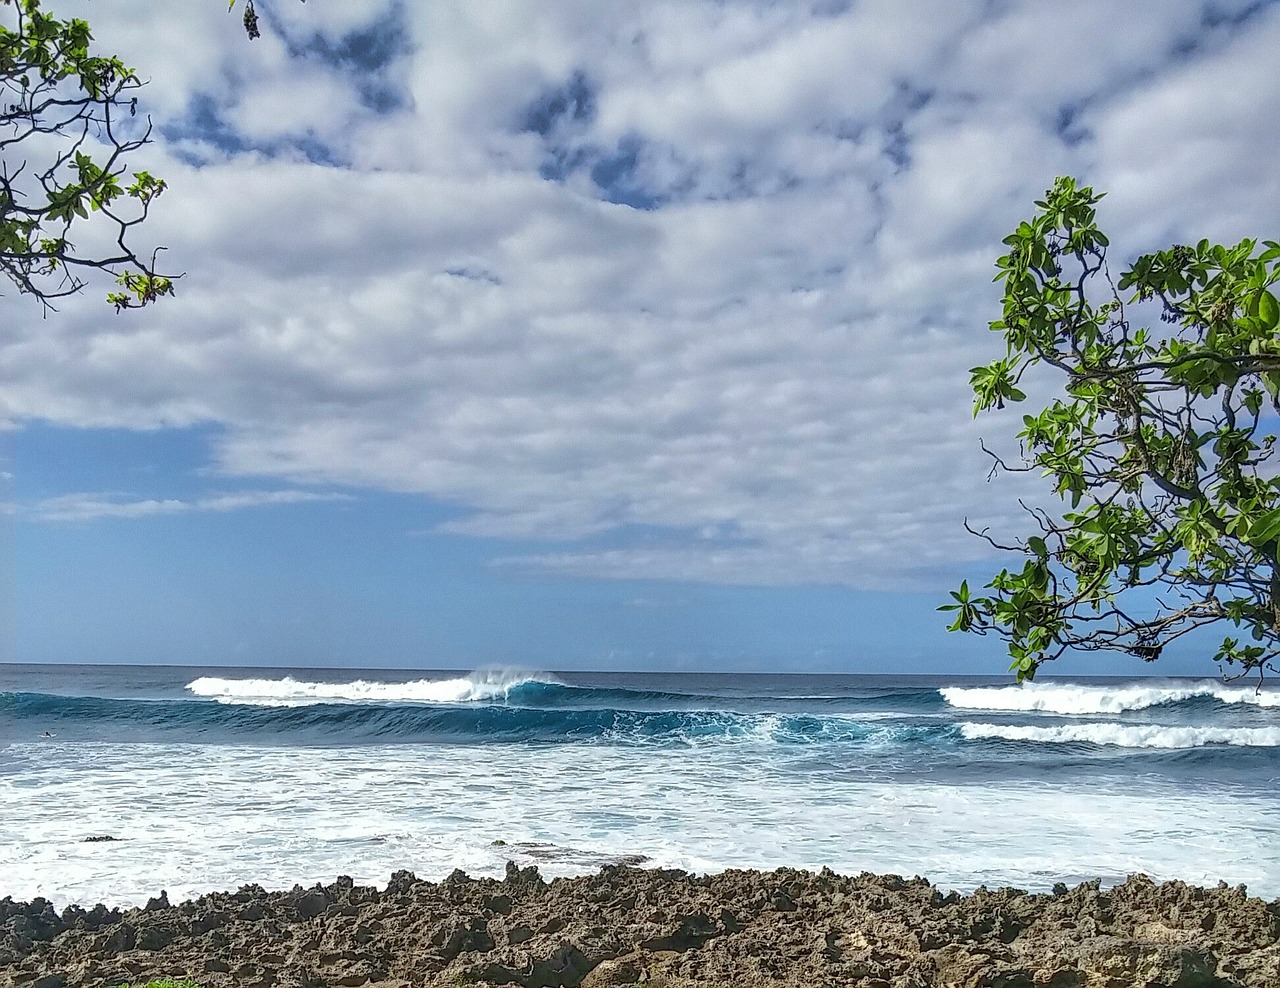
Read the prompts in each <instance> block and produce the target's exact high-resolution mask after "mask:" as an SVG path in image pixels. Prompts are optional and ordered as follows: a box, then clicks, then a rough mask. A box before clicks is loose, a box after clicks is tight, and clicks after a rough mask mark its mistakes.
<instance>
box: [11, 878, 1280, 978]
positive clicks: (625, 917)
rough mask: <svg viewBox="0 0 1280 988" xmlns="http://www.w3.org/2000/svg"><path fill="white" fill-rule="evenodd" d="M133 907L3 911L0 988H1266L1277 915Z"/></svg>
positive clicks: (1071, 892) (1119, 895) (514, 900)
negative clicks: (159, 984)
mask: <svg viewBox="0 0 1280 988" xmlns="http://www.w3.org/2000/svg"><path fill="white" fill-rule="evenodd" d="M152 904H154V905H152ZM152 904H149V905H151V906H152V907H151V908H149V909H135V910H129V911H128V912H127V913H124V914H122V913H121V912H119V911H118V910H109V909H107V908H106V907H105V906H102V905H98V906H95V907H94V908H93V909H91V910H84V909H81V908H79V907H73V906H69V907H67V908H66V909H64V910H62V912H61V913H58V912H55V911H54V909H53V907H52V905H51V904H50V903H49V902H48V901H47V900H44V899H36V900H33V901H32V902H29V903H26V902H14V901H13V900H12V899H0V988H33V985H34V984H35V983H37V982H38V981H39V979H42V978H51V979H53V980H50V981H49V982H48V983H47V986H46V988H101V986H103V985H112V986H114V985H120V984H145V983H146V982H147V981H149V980H152V979H159V978H164V977H175V976H183V975H185V976H190V977H192V978H194V979H195V980H196V981H197V982H199V983H200V984H204V985H206V986H207V988H231V986H232V985H234V986H235V988H250V986H257V988H321V986H334V985H343V986H349V988H356V986H363V985H366V984H367V985H371V986H372V985H381V984H384V983H385V984H387V985H388V986H391V985H396V986H404V985H414V986H417V985H423V986H436V985H450V984H464V983H470V984H511V985H520V986H523V988H576V986H581V988H612V986H621V985H634V984H637V983H640V982H644V983H646V984H648V985H652V986H654V988H659V986H666V988H693V986H695V985H697V986H701V985H717V986H725V988H733V986H744V988H764V986H772V985H854V984H857V985H861V986H868V985H880V986H898V985H903V986H907V985H918V986H924V985H934V984H936V985H943V984H946V985H957V986H959V985H963V986H965V988H980V986H985V988H996V986H1001V988H1028V986H1034V988H1086V986H1093V985H1096V986H1108V988H1119V986H1123V988H1197V986H1202V988H1209V986H1212V988H1253V986H1263V985H1266V986H1271V985H1280V901H1277V902H1272V903H1267V902H1263V901H1262V900H1260V899H1257V898H1250V897H1249V896H1248V894H1247V893H1246V892H1245V891H1244V890H1242V889H1240V888H1238V887H1229V886H1223V887H1221V888H1216V889H1200V888H1195V887H1193V886H1188V885H1185V884H1182V883H1179V882H1169V883H1165V884H1157V883H1155V882H1152V881H1151V880H1150V879H1147V878H1144V877H1142V876H1133V877H1131V878H1130V879H1129V880H1128V881H1126V882H1124V883H1123V884H1121V885H1118V886H1116V887H1114V888H1110V889H1107V890H1103V889H1102V888H1101V886H1100V884H1099V883H1096V882H1093V883H1088V884H1085V885H1080V886H1077V887H1075V888H1072V889H1063V888H1058V889H1055V890H1054V894H1045V895H1028V894H1026V893H1023V892H1019V891H1017V890H1009V889H985V890H980V891H978V892H976V893H974V894H971V895H960V894H958V893H954V892H948V893H945V894H943V893H942V892H941V890H939V889H936V888H933V887H932V886H930V885H929V884H928V883H927V882H924V881H922V880H918V879H910V880H909V879H902V878H897V877H895V876H877V875H867V874H864V875H861V876H858V877H846V876H841V875H837V874H835V873H834V872H829V871H824V872H822V873H821V874H818V875H814V874H809V873H806V872H799V871H791V870H780V871H777V872H772V873H764V874H762V873H759V872H746V871H727V872H724V873H722V874H718V875H706V876H694V875H688V874H685V873H684V872H679V871H661V870H647V871H643V870H638V869H634V868H626V867H619V866H610V867H606V868H603V869H601V871H600V872H599V873H598V874H595V875H589V876H584V877H581V878H575V879H556V880H555V881H553V882H550V883H547V882H544V881H543V880H542V878H541V876H540V875H539V874H538V872H537V870H536V869H534V868H527V869H522V868H519V867H518V866H516V865H515V864H514V863H512V864H511V865H509V866H508V868H507V871H506V876H505V878H504V879H503V880H502V881H500V882H499V881H494V880H491V879H474V880H473V879H470V878H467V877H465V876H463V875H461V873H458V874H457V875H455V876H452V878H451V880H450V881H448V882H445V883H438V884H437V883H432V882H425V881H420V880H419V879H417V878H416V877H415V876H414V875H413V874H412V873H411V872H397V873H396V874H395V875H393V876H392V877H391V881H390V882H389V883H388V886H387V892H385V893H382V892H379V891H378V890H377V889H374V888H369V887H360V886H356V885H355V883H354V882H353V881H352V880H351V879H350V878H340V879H338V880H337V881H336V882H334V883H333V884H332V885H328V886H316V887H313V888H310V889H303V888H295V889H293V890H291V891H288V892H272V893H268V892H266V891H265V890H263V889H262V888H260V887H259V886H252V885H249V886H244V887H242V888H241V889H239V890H238V891H236V892H231V893H226V892H220V893H212V894H210V895H207V896H202V897H201V898H199V899H196V900H193V901H192V902H188V903H183V904H182V905H180V906H178V907H177V908H174V907H172V906H170V905H169V903H168V901H167V897H165V898H161V897H157V899H154V900H152ZM57 979H61V980H57Z"/></svg>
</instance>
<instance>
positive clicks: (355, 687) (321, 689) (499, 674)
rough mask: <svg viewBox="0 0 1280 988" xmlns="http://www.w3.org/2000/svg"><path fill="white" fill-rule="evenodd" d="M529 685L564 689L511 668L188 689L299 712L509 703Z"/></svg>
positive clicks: (210, 681)
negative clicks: (320, 707) (346, 706)
mask: <svg viewBox="0 0 1280 988" xmlns="http://www.w3.org/2000/svg"><path fill="white" fill-rule="evenodd" d="M528 684H553V685H562V684H560V682H559V681H558V680H557V679H555V678H554V677H552V676H549V675H547V674H546V673H533V672H522V671H517V670H510V669H499V670H488V671H480V672H473V673H471V674H470V675H469V676H466V677H464V678H462V679H415V680H413V681H411V682H407V683H378V682H369V681H367V680H363V679H357V680H354V681H352V682H347V683H318V682H316V683H313V682H306V681H305V680H296V679H294V678H293V677H291V676H285V677H284V678H282V679H221V678H218V677H214V676H202V677H201V678H199V679H196V680H193V681H192V682H190V683H188V684H187V689H188V690H189V691H190V692H191V693H193V694H195V695H196V696H199V697H204V698H206V699H210V700H217V701H218V702H219V703H230V704H244V705H248V706H260V707H297V706H306V705H308V704H313V703H473V702H485V701H493V700H505V699H508V698H509V697H510V696H511V693H512V691H513V690H516V689H518V688H519V687H522V686H526V685H528Z"/></svg>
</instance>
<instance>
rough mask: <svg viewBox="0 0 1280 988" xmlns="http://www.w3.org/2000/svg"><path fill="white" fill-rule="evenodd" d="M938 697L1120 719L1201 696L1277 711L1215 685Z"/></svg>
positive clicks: (1277, 699)
mask: <svg viewBox="0 0 1280 988" xmlns="http://www.w3.org/2000/svg"><path fill="white" fill-rule="evenodd" d="M938 692H939V693H941V694H942V697H943V699H944V700H946V701H947V703H949V704H950V705H951V706H953V707H958V708H960V709H962V710H1017V711H1029V712H1041V713H1047V714H1065V715H1071V714H1118V713H1123V712H1124V711H1126V710H1143V709H1145V708H1147V707H1156V706H1159V705H1160V704H1162V703H1177V702H1179V701H1182V700H1191V699H1194V698H1196V697H1201V696H1204V697H1212V698H1214V699H1215V700H1218V701H1220V702H1222V703H1246V704H1252V705H1254V706H1259V707H1280V693H1271V692H1262V693H1259V692H1258V691H1257V690H1256V689H1255V688H1254V687H1252V686H1236V687H1232V686H1226V685H1224V684H1222V683H1218V682H1214V681H1213V680H1202V681H1199V682H1194V683H1157V684H1152V685H1145V684H1143V685H1137V684H1127V685H1124V686H1081V685H1076V684H1073V683H1023V684H1022V685H1021V686H979V687H960V686H951V687H947V688H945V689H941V690H939V691H938Z"/></svg>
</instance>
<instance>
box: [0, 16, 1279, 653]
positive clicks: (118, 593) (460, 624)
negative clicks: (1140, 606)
mask: <svg viewBox="0 0 1280 988" xmlns="http://www.w3.org/2000/svg"><path fill="white" fill-rule="evenodd" d="M45 6H46V8H47V9H49V10H52V11H54V12H56V13H58V14H60V15H63V16H73V15H74V16H83V17H85V18H86V19H88V20H89V21H90V23H91V24H92V25H93V29H94V34H95V37H96V39H97V43H98V44H99V45H100V46H101V48H102V50H103V51H108V52H114V53H117V54H119V55H120V56H121V57H122V58H124V60H125V61H126V62H127V63H129V64H131V65H134V66H136V67H137V69H138V71H139V73H140V75H142V76H143V77H144V78H146V79H148V80H149V83H148V85H147V87H146V88H145V89H144V90H143V91H142V93H141V99H140V102H139V111H140V115H142V114H144V113H145V115H147V116H149V118H150V120H151V122H152V123H153V125H154V131H153V136H154V138H155V139H154V142H153V143H152V144H151V145H149V146H148V147H147V148H145V149H144V150H143V151H142V152H140V153H139V155H138V156H137V166H138V167H146V168H148V169H149V170H151V171H153V172H154V173H156V174H158V175H160V176H162V177H163V178H164V179H165V180H166V181H167V182H168V186H169V188H168V190H167V191H166V192H165V194H164V196H163V197H162V198H161V199H160V200H159V201H158V203H157V205H156V208H155V210H154V212H153V214H152V216H151V217H150V219H149V220H148V221H147V225H146V227H145V228H143V229H142V230H140V231H139V233H140V234H142V237H141V239H143V240H145V241H146V242H147V243H148V244H159V245H164V246H165V248H166V250H165V252H164V254H163V255H162V256H163V257H164V259H165V262H166V263H167V264H168V265H169V267H170V269H171V270H176V271H181V272H183V273H184V274H183V277H182V278H181V280H180V281H179V282H178V289H177V296H176V298H174V299H172V300H165V301H163V302H162V303H161V304H159V305H155V306H152V307H149V308H147V309H145V310H142V311H136V312H129V313H125V314H120V315H117V314H115V313H114V312H113V311H112V310H111V308H110V307H109V306H108V305H107V304H106V303H105V301H104V296H105V293H106V292H107V291H108V290H109V289H110V287H111V286H110V285H108V284H106V283H91V284H90V285H89V287H88V289H87V290H86V291H85V292H84V293H83V294H82V295H81V296H78V297H75V298H72V299H69V300H65V301H64V302H63V303H62V304H61V305H60V307H59V311H58V312H57V313H54V314H50V315H48V316H42V313H41V311H40V308H39V306H38V305H37V304H35V303H34V302H33V301H32V300H31V299H29V298H24V297H22V296H19V295H17V294H16V293H15V292H13V291H12V290H11V289H10V287H9V286H8V285H7V284H6V285H4V286H0V291H2V292H3V293H4V294H3V296H2V297H0V326H2V327H3V330H2V331H0V456H2V457H3V460H2V461H0V483H3V485H4V490H3V499H2V500H3V504H4V514H3V519H2V521H0V549H3V553H4V556H3V557H0V558H7V560H8V561H7V563H6V564H5V565H4V567H3V579H2V580H0V612H3V613H2V614H0V626H2V628H3V631H2V632H0V660H3V661H23V662H139V663H168V664H201V665H204V664H212V665H220V664H234V665H262V666H289V665H292V666H331V665H332V666H346V667H356V668H359V667H402V666H403V667H411V668H454V669H457V668H474V667H479V666H493V665H506V666H518V667H521V668H541V669H566V670H571V669H644V670H666V669H670V670H680V669H697V670H717V669H723V670H729V671H735V670H740V671H797V672H805V671H812V672H882V673H895V672H900V673H992V674H997V673H1001V672H1003V671H1004V670H1005V668H1006V667H1007V665H1008V660H1007V657H1006V656H1005V655H1004V653H1003V651H1002V649H1001V646H1000V643H999V642H998V641H997V640H995V639H985V640H983V639H973V638H971V637H969V636H959V635H948V634H947V633H946V632H945V630H944V629H945V620H944V616H943V615H940V614H938V613H936V611H935V610H934V608H936V606H937V605H938V604H940V603H943V602H944V601H945V600H946V599H947V591H948V590H949V589H952V588H954V587H955V586H956V585H957V584H958V583H959V581H960V579H962V578H969V579H970V581H971V582H973V583H976V584H980V583H982V582H985V579H986V578H988V577H989V576H990V574H991V573H993V572H994V571H995V570H996V569H998V568H999V567H1000V566H1001V565H1002V564H1003V563H1002V560H1000V559H998V558H996V557H993V556H992V555H991V553H990V552H989V551H988V548H987V547H986V546H985V544H984V543H982V542H981V541H980V540H977V539H975V538H973V537H971V536H970V535H968V534H967V533H966V532H965V530H964V522H965V520H966V519H968V520H969V521H970V523H971V524H974V525H977V526H979V527H981V526H987V525H989V526H992V528H993V530H994V531H1001V532H1004V531H1007V532H1012V533H1016V532H1018V531H1021V530H1022V529H1023V528H1025V520H1024V518H1022V517H1020V514H1021V510H1020V509H1019V507H1018V505H1017V499H1018V497H1019V495H1020V494H1021V493H1025V492H1027V491H1028V490H1030V488H1028V487H1026V481H1025V480H1023V479H1021V478H998V479H996V480H994V481H990V482H989V481H988V466H989V461H988V460H987V459H986V457H985V456H984V454H983V453H982V451H981V449H980V448H979V440H980V438H982V437H985V438H986V439H987V441H988V442H990V443H992V444H994V445H997V446H998V445H999V444H1000V443H1001V442H1005V443H1007V442H1008V440H1009V438H1010V437H1011V436H1012V435H1013V434H1014V433H1015V432H1016V431H1017V429H1018V428H1019V427H1020V416H1021V414H1022V409H1018V408H1012V409H1008V410H1006V411H1005V412H1003V413H992V414H986V415H984V416H982V417H981V418H980V419H978V420H975V419H974V418H973V416H972V414H971V395H970V392H969V389H968V368H970V367H972V366H974V365H976V364H979V363H984V362H987V361H989V360H991V359H993V358H994V357H996V356H998V355H999V354H1000V352H1001V348H1000V346H999V338H998V337H997V336H996V335H995V334H993V333H991V332H990V331H989V330H988V328H987V325H988V323H989V321H990V320H992V319H994V318H996V316H997V315H998V311H999V286H998V285H993V284H992V275H993V273H994V268H993V262H994V259H995V257H996V256H998V254H999V253H1000V252H1001V244H1000V240H1001V238H1002V237H1003V236H1005V235H1006V234H1007V233H1008V232H1009V231H1010V230H1012V229H1013V228H1014V227H1015V226H1016V225H1017V223H1018V221H1019V220H1021V219H1023V218H1026V217H1027V216H1029V215H1030V213H1031V211H1032V208H1033V207H1032V203H1033V201H1034V200H1035V199H1036V198H1038V197H1039V196H1040V194H1041V193H1043V191H1044V190H1045V189H1046V188H1047V187H1048V186H1049V185H1050V184H1051V183H1052V180H1053V178H1054V176H1056V175H1060V174H1071V175H1075V176H1077V177H1078V178H1079V179H1080V180H1081V181H1082V182H1085V183H1087V184H1091V185H1093V186H1095V187H1096V188H1098V189H1099V190H1105V191H1106V192H1107V197H1106V198H1105V199H1104V200H1103V202H1102V204H1101V206H1100V217H1099V222H1100V225H1101V226H1102V228H1103V229H1104V230H1106V231H1107V232H1108V234H1109V236H1110V238H1111V241H1112V258H1113V262H1116V261H1123V260H1127V259H1130V258H1132V257H1133V256H1136V255H1137V254H1138V253H1141V252H1143V251H1147V250H1153V249H1159V248H1161V247H1165V246H1168V245H1169V244H1171V243H1175V242H1188V241H1189V242H1194V241H1196V240H1199V239H1200V238H1201V237H1208V238H1210V239H1212V240H1216V241H1219V242H1235V241H1236V240H1239V239H1240V238H1242V237H1245V236H1253V237H1264V238H1272V239H1277V238H1280V166H1278V165H1277V161H1278V160H1280V128H1278V127H1277V126H1276V122H1277V121H1278V120H1280V59H1277V58H1276V57H1275V52H1276V51H1277V50H1280V4H1278V3H1275V2H1242V0H1216V2H1198V0H1130V2H1126V3H1124V4H1117V3H1112V2H1094V0H1077V2H1076V3H1073V4H1071V5H1069V7H1064V6H1063V5H1062V4H1060V3H1055V2H1050V0H1044V2H1032V0H983V2H978V0H969V2H954V3H947V4H933V3H929V4H925V3H902V2H900V0H883V2H880V0H855V2H845V3H842V2H832V0H811V2H800V0H793V2H785V3H777V2H763V0H760V2H752V0H740V2H703V0H671V2H661V0H655V2H650V3H644V4H599V3H594V2H586V0H582V2H574V0H563V2H557V3H541V4H534V3H515V2H510V3H506V2H498V0H492V2H486V3H483V4H478V3H471V2H466V0H452V2H450V0H433V2H432V3H407V2H383V0H361V2H337V0H310V2H308V3H306V4H305V5H303V4H300V3H298V2H296V0H258V4H257V7H258V12H259V15H260V18H261V22H262V28H263V35H262V37H261V38H260V39H259V40H256V41H252V42H250V41H249V40H247V39H246V38H245V36H244V32H243V28H242V27H241V25H240V23H239V17H238V10H237V13H236V14H228V13H227V9H226V5H225V4H223V3H220V2H219V0H190V2H184V3H181V4H170V3H165V4H162V3H156V2H154V0H112V2H110V3H103V2H100V0H99V2H97V3H92V2H87V0H79V2H77V0H46V4H45ZM1211 651H1212V649H1211V648H1207V647H1205V646H1203V645H1201V644H1196V645H1193V646H1189V647H1187V648H1183V649H1181V650H1179V651H1177V653H1176V654H1173V655H1172V656H1170V657H1168V658H1166V659H1165V660H1163V661H1162V663H1161V664H1160V666H1159V668H1157V669H1154V670H1153V669H1152V668H1151V667H1148V666H1144V665H1143V664H1142V663H1140V662H1138V661H1137V660H1134V659H1129V658H1126V657H1124V656H1114V655H1105V654H1104V655H1102V656H1097V655H1090V656H1077V657H1072V658H1069V659H1063V660H1061V661H1060V662H1059V664H1058V666H1057V667H1056V668H1054V669H1053V670H1052V671H1054V672H1058V673H1062V674H1071V673H1076V674H1085V673H1094V674H1098V673H1112V674H1118V675H1134V674H1142V673H1144V672H1151V671H1156V672H1160V673H1164V674H1206V675H1210V674H1214V673H1215V672H1216V671H1217V670H1216V667H1214V666H1213V665H1212V663H1211V662H1209V660H1208V655H1209V654H1210V653H1211Z"/></svg>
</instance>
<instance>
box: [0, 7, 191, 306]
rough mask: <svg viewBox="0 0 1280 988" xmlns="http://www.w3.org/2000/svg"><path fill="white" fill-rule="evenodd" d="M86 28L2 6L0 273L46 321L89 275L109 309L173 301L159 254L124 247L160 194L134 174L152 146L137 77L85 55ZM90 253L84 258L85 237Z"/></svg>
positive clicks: (112, 61)
mask: <svg viewBox="0 0 1280 988" xmlns="http://www.w3.org/2000/svg"><path fill="white" fill-rule="evenodd" d="M92 41H93V36H92V34H91V33H90V30H89V25H88V24H86V23H85V22H84V21H82V20H78V19H74V18H73V19H71V20H60V19H58V18H57V17H55V16H53V15H52V14H48V13H46V12H45V11H43V10H42V9H41V2H40V0H0V271H2V272H3V274H4V276H5V277H6V278H7V279H8V280H9V282H10V283H11V284H12V285H13V286H14V287H15V288H16V289H17V291H18V292H19V293H22V294H26V295H31V296H34V297H35V298H36V299H39V301H40V302H41V303H42V304H43V306H44V307H45V309H46V311H47V310H49V309H52V308H54V303H55V302H56V300H57V299H59V298H62V297H65V296H67V295H71V294H74V293H76V292H78V291H80V290H81V289H82V288H83V287H84V285H85V280H84V279H85V277H86V276H87V275H88V274H89V273H91V272H94V271H98V272H106V273H107V274H109V275H111V276H113V277H114V278H115V281H116V283H117V285H116V288H117V290H115V291H113V292H111V293H110V294H109V295H108V296H107V298H108V301H109V302H111V303H112V304H113V305H115V307H116V308H117V309H126V308H132V307H136V306H142V305H146V304H148V303H151V302H154V301H156V300H157V299H159V298H161V297H163V296H165V295H171V294H172V293H173V278H172V276H167V275H162V274H160V273H158V271H157V257H158V252H159V250H160V248H155V249H152V250H151V251H149V252H139V251H138V250H136V249H135V247H134V246H133V243H132V238H133V236H134V233H135V228H136V227H137V226H139V225H140V224H142V223H143V222H144V221H145V220H146V218H147V214H148V212H149V211H150V209H151V205H152V203H153V202H154V201H155V199H156V198H157V197H158V196H159V195H160V194H161V193H162V192H163V191H164V189H165V183H164V181H163V180H162V179H160V178H157V177H156V176H154V175H152V174H151V173H150V172H148V171H145V170H143V169H131V168H130V162H131V159H132V157H133V155H134V153H135V152H136V151H138V149H139V148H141V147H143V146H144V145H145V144H147V143H148V142H149V140H150V136H151V125H150V121H148V120H146V119H145V118H142V119H139V118H138V96H137V92H138V90H139V88H140V87H141V85H142V82H141V80H140V79H139V78H138V75H137V73H136V72H135V71H134V70H133V69H131V68H129V67H128V66H126V65H125V64H124V63H123V62H122V61H121V60H120V59H119V58H116V57H115V56H112V55H101V54H98V53H96V52H95V51H93V50H92ZM86 234H87V235H88V236H89V240H90V242H91V243H92V244H93V247H91V248H89V249H81V248H80V247H79V246H78V244H79V243H80V242H82V237H83V236H85V235H86Z"/></svg>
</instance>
